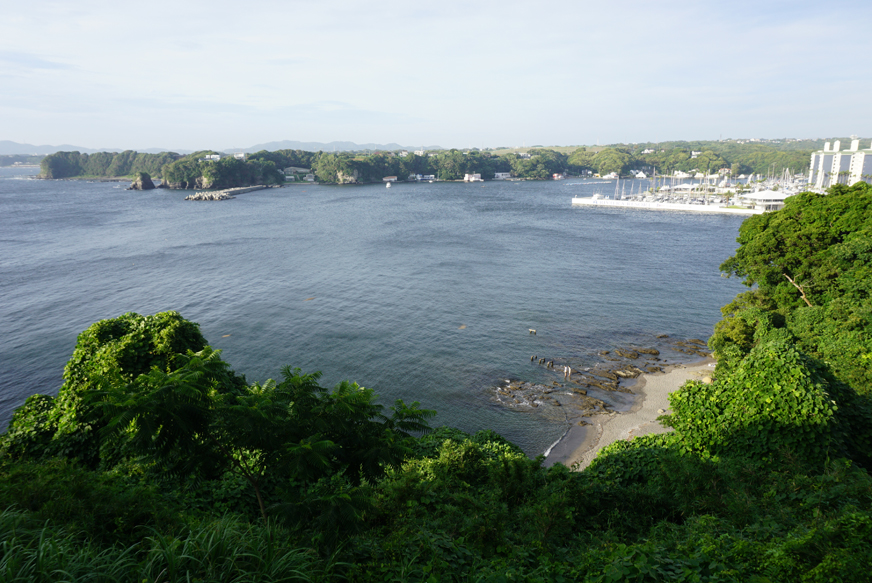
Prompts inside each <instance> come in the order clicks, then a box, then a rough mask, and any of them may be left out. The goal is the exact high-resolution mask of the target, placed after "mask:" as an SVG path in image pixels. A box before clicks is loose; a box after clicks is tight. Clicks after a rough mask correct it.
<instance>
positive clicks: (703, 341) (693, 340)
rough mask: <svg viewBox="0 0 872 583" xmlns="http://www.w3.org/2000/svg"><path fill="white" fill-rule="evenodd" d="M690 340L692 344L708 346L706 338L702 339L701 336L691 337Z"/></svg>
mask: <svg viewBox="0 0 872 583" xmlns="http://www.w3.org/2000/svg"><path fill="white" fill-rule="evenodd" d="M688 342H690V343H691V344H699V345H700V346H708V344H706V341H705V340H700V339H699V338H691V339H690V340H688Z"/></svg>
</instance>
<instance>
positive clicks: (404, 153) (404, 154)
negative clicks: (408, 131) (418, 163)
mask: <svg viewBox="0 0 872 583" xmlns="http://www.w3.org/2000/svg"><path fill="white" fill-rule="evenodd" d="M408 155H409V152H407V151H406V150H403V151H402V152H400V158H405V157H406V156H408Z"/></svg>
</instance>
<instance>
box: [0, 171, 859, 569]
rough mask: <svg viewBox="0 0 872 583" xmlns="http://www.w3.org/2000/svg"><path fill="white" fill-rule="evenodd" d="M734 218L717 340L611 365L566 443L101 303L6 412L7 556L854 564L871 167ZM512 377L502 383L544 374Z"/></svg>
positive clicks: (3, 519) (39, 560)
mask: <svg viewBox="0 0 872 583" xmlns="http://www.w3.org/2000/svg"><path fill="white" fill-rule="evenodd" d="M737 241H738V243H739V247H738V249H737V250H736V252H735V254H734V255H733V256H732V257H729V258H726V260H725V261H724V263H723V264H722V265H721V268H720V269H721V272H722V273H723V274H724V275H728V276H736V277H741V278H742V279H743V281H744V283H745V284H746V285H747V286H748V288H749V289H748V291H746V292H744V293H741V294H739V295H738V296H737V297H736V298H735V299H734V300H733V301H732V302H731V303H729V304H728V305H726V306H724V307H723V308H722V310H721V313H722V316H723V317H722V319H721V320H720V321H719V322H718V323H717V324H716V325H715V327H714V331H713V334H712V336H711V337H710V338H709V341H708V347H709V348H710V349H711V350H712V351H713V359H712V360H714V361H716V362H712V360H703V361H700V362H695V363H690V364H683V365H677V366H674V368H670V369H668V370H667V371H666V372H665V373H654V372H652V371H651V370H645V371H642V374H640V375H639V376H638V377H636V382H635V384H634V385H633V386H627V385H626V384H623V385H620V384H619V385H618V386H619V387H620V388H623V389H624V390H626V391H629V392H633V393H636V394H637V395H639V398H638V399H637V401H636V403H634V405H633V406H632V408H630V410H629V412H627V413H623V414H617V413H616V414H614V415H611V414H607V415H598V416H594V417H592V418H591V423H592V425H587V426H586V427H580V426H577V425H576V426H577V427H579V429H578V430H576V431H570V432H569V433H567V435H566V436H564V439H563V440H562V441H561V443H562V446H561V443H558V444H557V445H556V446H555V447H554V448H552V450H551V452H550V453H551V455H552V458H551V461H552V462H560V463H550V464H549V463H548V460H546V458H545V457H544V456H538V457H536V458H535V459H530V458H529V457H528V456H526V455H525V454H524V453H523V452H522V451H521V450H520V449H519V448H518V447H517V446H515V445H513V444H512V443H510V442H509V441H507V440H505V439H504V438H502V437H501V436H500V435H498V434H496V433H494V432H493V431H489V430H487V429H482V430H480V431H478V432H476V433H474V434H469V433H465V432H463V431H460V430H457V429H454V428H450V427H436V428H434V427H431V426H430V421H431V420H432V419H433V416H434V415H435V412H434V411H429V410H426V409H421V407H420V405H419V404H418V403H411V404H406V403H404V402H402V401H396V402H395V403H393V404H392V405H382V404H380V403H378V402H377V400H376V396H375V394H374V393H373V392H372V391H371V390H369V389H365V388H363V387H360V386H358V385H357V384H356V383H352V382H348V381H343V382H341V383H339V384H337V385H336V386H335V387H333V388H332V389H330V388H326V387H322V386H321V385H320V384H319V379H320V374H319V373H305V372H303V371H301V370H300V369H298V368H292V367H290V366H287V367H284V368H283V369H282V370H281V374H280V376H279V377H278V380H275V381H267V382H265V383H262V384H261V383H250V382H248V381H247V380H246V378H245V376H244V375H242V374H241V373H238V372H237V371H235V370H233V369H232V368H231V366H230V364H229V363H227V362H225V361H224V360H223V359H222V357H221V353H220V352H219V351H215V350H212V348H211V347H210V346H209V345H208V343H207V341H206V339H205V338H204V337H203V336H202V334H201V333H200V329H199V326H198V325H197V324H195V323H193V322H190V321H188V320H186V319H184V318H183V317H182V316H181V315H180V314H178V313H177V312H163V313H160V314H155V315H153V316H141V315H138V314H134V313H128V314H124V315H122V316H120V317H117V318H112V319H108V320H101V321H99V322H96V323H95V324H93V325H91V326H90V327H89V328H87V329H86V330H85V331H83V332H82V333H81V334H80V335H79V336H78V338H77V342H76V347H75V349H74V352H73V354H72V356H71V358H70V361H69V362H68V364H67V366H66V368H65V370H64V375H63V379H64V382H63V385H62V386H61V388H60V390H59V392H58V394H57V396H56V397H51V396H48V395H33V396H31V397H30V398H28V399H27V401H26V402H25V403H24V404H23V405H22V406H21V407H19V408H18V409H17V410H16V411H15V414H14V415H13V418H12V421H11V422H10V424H9V427H8V428H7V431H6V432H5V433H4V434H3V435H2V436H0V504H2V508H6V511H5V512H3V513H2V514H0V532H2V537H3V542H4V546H3V551H2V552H3V554H4V559H3V560H4V563H3V564H4V574H5V576H6V578H7V579H10V580H19V581H51V580H56V579H57V577H58V576H59V575H61V574H62V575H63V577H64V578H65V579H68V580H78V579H86V578H87V579H89V580H96V581H124V582H128V581H129V582H131V583H133V582H141V581H162V582H164V581H166V582H176V581H178V582H182V581H190V580H201V581H253V580H258V581H318V582H321V581H323V582H326V581H337V580H339V581H355V582H370V581H371V582H379V583H380V582H383V581H421V582H427V583H430V582H435V581H457V582H465V581H486V582H494V583H497V582H504V581H525V582H531V583H540V582H541V583H544V582H550V581H597V582H605V581H643V582H655V581H656V582H660V581H669V582H687V583H690V582H711V583H715V582H717V583H724V582H735V583H739V582H742V583H744V582H752V583H769V582H774V581H807V582H823V581H864V580H867V579H868V574H869V572H870V570H872V536H870V533H872V476H870V474H869V471H870V469H872V317H870V315H872V291H870V290H872V268H870V266H872V186H870V185H868V184H864V183H859V184H856V185H854V186H851V187H847V186H843V185H836V186H833V187H831V188H830V189H829V191H828V193H827V194H826V195H822V194H815V193H810V192H806V193H800V194H797V195H795V196H792V197H790V198H789V199H788V200H787V201H786V202H785V206H784V208H783V209H782V210H779V211H774V212H771V213H766V214H763V215H754V216H752V217H749V218H748V219H746V220H745V221H744V222H743V223H742V225H741V227H740V228H739V233H738V239H737ZM622 350H623V349H622ZM615 352H618V351H617V349H616V350H615ZM700 352H701V351H700ZM640 354H641V353H640ZM648 354H649V355H651V356H655V357H656V355H654V354H652V353H650V352H649V353H648ZM688 356H689V355H688ZM534 358H535V357H534ZM604 358H605V359H606V360H607V362H609V363H610V364H612V365H613V366H616V367H626V365H625V363H623V362H619V364H613V361H611V360H608V359H607V358H606V356H604ZM623 358H632V356H625V357H623ZM646 358H647V357H646ZM650 360H653V359H650ZM531 362H532V361H531ZM654 362H657V361H654ZM550 364H551V363H550V362H549V363H548V365H549V368H550ZM640 364H641V363H640ZM713 364H714V366H711V365H713ZM637 368H639V369H640V370H641V368H642V367H641V365H640V366H639V367H637ZM645 368H646V369H648V368H649V367H648V366H645ZM617 370H618V369H617V368H616V369H615V371H617ZM621 370H626V368H621ZM584 372H585V373H588V372H590V373H591V374H590V375H589V376H590V377H593V376H596V375H593V374H592V373H593V369H591V371H584ZM614 376H616V377H617V376H619V375H616V374H615V375H614ZM587 377H588V375H586V378H587ZM600 378H606V379H607V380H608V381H610V382H614V381H616V380H617V379H613V378H611V377H600ZM628 378H629V377H628ZM575 380H580V379H574V378H573V379H572V381H570V382H574V381H575ZM593 380H594V379H592V378H591V380H588V381H584V382H587V383H591V382H592V381H593ZM597 382H601V381H597ZM622 382H623V383H629V382H630V381H629V380H626V381H622ZM556 384H560V383H556ZM528 385H530V383H523V382H519V381H511V380H507V381H506V384H505V385H502V386H501V388H499V389H498V390H497V391H496V392H497V393H499V392H500V391H502V393H505V394H506V395H509V396H512V395H514V396H512V402H515V400H517V401H519V402H520V401H521V398H519V397H518V396H517V395H522V396H524V398H525V399H526V398H527V397H528V396H529V397H530V399H532V396H531V395H532V394H533V393H535V394H536V395H538V396H539V400H540V401H541V400H542V395H543V391H542V390H541V389H542V388H549V387H545V386H544V385H540V386H538V387H535V386H532V385H530V386H528ZM552 386H553V384H552ZM591 386H593V385H591ZM610 386H611V385H610ZM564 388H565V387H564ZM620 388H616V389H615V391H616V394H618V393H621V392H622V391H621V390H620ZM560 390H563V389H560ZM591 390H592V389H591ZM580 391H581V393H579V395H580V396H581V397H588V396H589V395H588V394H586V393H584V391H585V389H580ZM553 394H555V393H554V392H553V391H552V393H549V394H545V395H544V396H545V397H548V398H553V397H551V395H553ZM506 398H508V396H507V397H506ZM545 400H546V401H547V400H548V399H545ZM530 402H532V401H531V400H527V403H530ZM561 456H562V457H561ZM558 458H559V459H558ZM561 460H565V461H566V463H570V464H571V465H572V466H573V468H569V467H567V466H566V465H565V463H563V461H561ZM573 469H575V470H576V471H572V470H573Z"/></svg>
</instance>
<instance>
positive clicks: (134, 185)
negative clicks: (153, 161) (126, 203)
mask: <svg viewBox="0 0 872 583" xmlns="http://www.w3.org/2000/svg"><path fill="white" fill-rule="evenodd" d="M154 187H155V186H154V182H152V181H151V176H149V175H148V173H147V172H140V173H139V175H138V176H137V177H136V180H134V181H133V182H131V183H130V187H129V188H128V189H127V190H152V189H153V188H154Z"/></svg>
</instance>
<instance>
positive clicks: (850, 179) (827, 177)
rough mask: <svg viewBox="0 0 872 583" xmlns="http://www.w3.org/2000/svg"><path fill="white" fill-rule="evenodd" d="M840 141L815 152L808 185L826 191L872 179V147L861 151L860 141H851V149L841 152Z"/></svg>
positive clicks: (827, 144)
mask: <svg viewBox="0 0 872 583" xmlns="http://www.w3.org/2000/svg"><path fill="white" fill-rule="evenodd" d="M840 146H841V144H840V143H839V140H836V141H835V142H833V145H832V148H831V147H830V143H829V142H827V143H825V144H824V149H823V150H818V151H817V152H813V153H812V155H811V167H810V169H809V175H808V184H809V186H811V187H813V188H816V189H824V188H828V187H830V186H832V185H833V184H847V185H849V186H850V185H851V184H854V183H856V182H860V181H861V180H863V181H865V180H868V179H869V178H872V145H870V147H869V148H868V149H866V150H861V149H860V140H851V148H850V149H848V150H844V151H839V147H840Z"/></svg>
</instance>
